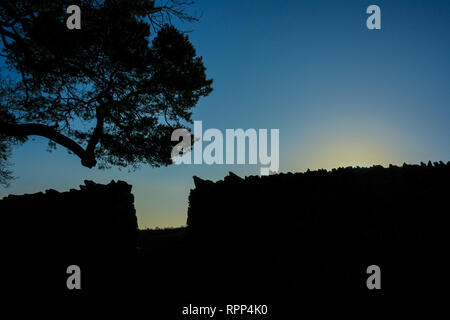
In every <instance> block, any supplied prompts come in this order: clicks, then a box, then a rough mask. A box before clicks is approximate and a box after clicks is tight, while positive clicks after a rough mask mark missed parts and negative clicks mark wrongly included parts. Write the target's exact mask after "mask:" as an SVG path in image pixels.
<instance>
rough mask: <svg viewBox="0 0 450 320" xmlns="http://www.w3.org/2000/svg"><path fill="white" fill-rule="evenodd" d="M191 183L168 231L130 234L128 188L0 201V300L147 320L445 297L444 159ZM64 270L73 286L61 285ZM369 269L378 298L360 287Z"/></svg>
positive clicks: (447, 175) (448, 174)
mask: <svg viewBox="0 0 450 320" xmlns="http://www.w3.org/2000/svg"><path fill="white" fill-rule="evenodd" d="M194 181H195V189H193V190H191V194H190V197H189V208H188V219H187V224H188V226H187V227H186V228H177V229H164V230H138V229H137V220H136V215H135V210H134V205H133V201H134V197H133V195H132V193H131V186H130V185H128V184H126V183H125V182H112V183H110V184H108V185H98V184H95V183H93V182H89V181H87V182H86V183H85V186H81V188H80V190H71V191H70V192H65V193H58V192H56V191H53V190H48V191H46V192H45V193H38V194H34V195H24V196H9V197H7V198H5V199H3V200H1V201H0V212H1V217H2V220H3V222H2V225H1V228H2V231H1V236H2V238H1V243H2V246H3V247H2V265H1V266H2V270H1V271H2V275H3V282H2V288H1V289H2V291H3V292H4V293H6V296H7V298H8V300H10V301H16V302H17V301H19V302H21V303H22V305H23V304H27V303H30V302H39V303H40V304H41V305H45V303H48V302H49V301H51V302H54V303H57V302H58V303H59V301H64V302H66V303H69V304H71V303H74V304H75V305H78V306H83V305H84V304H85V303H94V304H99V303H101V302H106V303H107V304H108V305H109V307H108V308H109V309H108V310H112V309H111V306H114V307H117V308H118V307H124V308H128V310H131V309H133V310H138V311H139V310H145V311H146V312H147V315H149V314H151V313H152V312H157V313H162V314H163V315H162V316H159V317H156V319H162V318H163V317H164V315H165V316H167V317H168V318H171V319H197V318H198V317H195V316H194V317H192V316H191V317H184V316H183V315H182V308H183V307H184V306H189V305H194V306H195V305H196V306H208V305H216V306H221V307H222V308H225V306H226V304H239V305H242V304H267V305H269V306H271V307H270V308H271V309H270V310H272V312H273V314H275V313H278V314H279V313H284V314H286V313H287V314H291V313H295V312H297V311H298V308H299V307H300V306H299V305H301V304H302V303H303V304H306V302H305V301H310V300H314V301H315V302H322V303H323V302H324V301H336V300H344V301H347V303H348V302H349V301H351V302H352V303H356V301H358V300H361V299H362V300H365V301H366V302H367V301H369V303H372V304H375V303H378V302H379V301H382V300H391V301H395V302H399V301H421V303H423V302H424V301H426V300H434V301H438V300H439V299H443V298H445V297H446V296H447V295H446V293H445V291H446V288H447V287H446V283H447V282H448V281H447V274H448V270H450V268H449V265H448V262H447V260H448V259H447V256H448V243H449V241H448V240H449V239H448V238H449V231H448V230H449V224H448V215H449V213H450V206H449V200H450V197H449V195H450V165H449V163H446V164H445V163H442V162H441V163H435V164H431V163H429V164H428V165H425V164H422V165H415V166H409V165H404V166H402V167H395V166H391V167H389V168H382V167H379V166H378V167H372V168H342V169H339V170H333V171H331V172H327V171H325V170H319V171H313V172H306V173H298V174H280V175H275V176H269V177H246V178H240V177H237V176H235V175H233V174H230V175H229V176H227V177H225V179H224V180H223V181H218V182H211V181H205V180H201V179H199V178H194ZM73 264H76V265H78V266H80V268H81V270H82V280H81V284H82V288H81V290H68V288H67V286H66V280H67V278H68V274H67V272H66V269H67V266H69V265H73ZM370 265H377V266H378V267H379V268H380V270H381V289H380V290H376V289H374V290H370V289H368V287H367V283H366V282H367V279H368V277H369V274H367V268H368V266H370ZM44 302H45V303H44ZM296 310H297V311H296ZM216 318H220V317H217V316H216ZM225 318H226V319H233V318H236V317H225ZM244 318H245V317H244ZM246 318H247V319H248V317H246ZM250 318H251V317H250ZM266 318H267V319H284V318H282V317H278V316H277V317H275V316H273V317H266ZM255 319H264V317H261V316H260V317H256V318H255Z"/></svg>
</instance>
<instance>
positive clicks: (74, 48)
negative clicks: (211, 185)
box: [0, 0, 212, 180]
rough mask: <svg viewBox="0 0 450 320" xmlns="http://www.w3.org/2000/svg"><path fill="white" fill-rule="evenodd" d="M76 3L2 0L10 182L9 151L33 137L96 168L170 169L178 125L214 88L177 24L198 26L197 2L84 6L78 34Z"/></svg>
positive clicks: (136, 0) (2, 107)
mask: <svg viewBox="0 0 450 320" xmlns="http://www.w3.org/2000/svg"><path fill="white" fill-rule="evenodd" d="M72 2H73V1H66V0H57V1H44V0H33V1H30V0H20V1H6V2H4V1H2V2H0V36H1V45H0V48H1V57H2V59H3V62H2V63H1V66H2V72H1V73H2V77H1V84H0V87H1V88H0V92H1V101H0V143H1V150H0V151H1V154H2V157H1V158H0V160H1V163H0V166H1V167H2V168H3V169H2V171H1V178H2V180H5V179H7V178H9V172H8V171H7V170H6V169H4V165H5V163H6V162H5V161H7V156H8V151H10V149H11V147H14V146H15V145H17V144H19V143H23V142H24V141H26V140H27V138H28V137H29V136H32V135H37V136H42V137H45V138H48V139H49V147H50V149H53V148H55V147H56V145H57V144H59V145H61V146H64V147H65V148H67V149H68V150H69V151H70V152H72V153H74V154H76V155H77V156H78V157H79V158H80V159H81V163H82V165H83V166H86V167H88V168H92V167H94V166H96V165H97V164H98V166H99V167H100V168H103V167H108V166H110V165H117V166H128V165H131V166H133V167H137V166H139V164H142V163H145V164H149V165H151V166H160V165H168V164H170V163H171V159H170V150H171V147H172V145H171V141H170V134H171V132H172V130H173V128H175V127H176V128H181V127H184V126H185V125H186V124H187V123H190V122H191V109H192V108H193V107H194V106H195V105H196V104H197V102H198V100H199V98H200V97H202V96H206V95H208V94H209V93H210V92H211V90H212V88H211V83H212V80H209V79H207V77H206V73H205V71H206V69H205V67H204V65H203V62H202V58H201V57H198V56H197V55H196V51H195V48H194V47H193V45H192V44H191V42H190V41H189V39H188V37H187V36H186V35H185V34H183V32H181V31H179V30H177V29H176V28H175V27H174V26H172V25H171V20H172V18H174V17H176V18H179V19H181V20H185V21H186V20H187V21H193V20H196V18H195V17H193V16H190V15H189V14H187V11H186V10H187V7H186V5H189V4H190V2H185V1H175V0H173V1H167V2H164V3H165V4H164V5H161V6H159V5H158V3H157V2H156V3H155V1H151V0H104V1H88V0H82V1H78V5H79V6H80V8H81V30H69V29H68V28H67V27H66V19H67V18H68V17H69V14H67V13H66V12H65V10H66V8H67V7H69V6H70V5H71V4H73V3H72ZM6 67H7V68H6Z"/></svg>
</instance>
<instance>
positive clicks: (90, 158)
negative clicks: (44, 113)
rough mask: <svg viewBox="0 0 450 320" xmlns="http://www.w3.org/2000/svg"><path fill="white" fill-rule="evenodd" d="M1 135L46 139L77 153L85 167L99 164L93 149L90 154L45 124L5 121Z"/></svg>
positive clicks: (0, 122)
mask: <svg viewBox="0 0 450 320" xmlns="http://www.w3.org/2000/svg"><path fill="white" fill-rule="evenodd" d="M0 134H4V135H7V136H15V137H24V136H41V137H45V138H47V139H50V140H52V141H54V142H56V143H57V144H59V145H61V146H63V147H65V148H67V149H68V150H70V151H72V152H73V153H75V154H76V155H77V156H78V157H79V158H80V159H81V164H82V165H83V166H85V167H88V168H92V167H94V166H95V165H96V163H97V162H96V160H95V157H94V153H93V148H89V152H88V150H84V149H83V148H82V147H81V146H80V145H79V144H78V143H76V142H75V141H73V140H72V139H70V138H68V137H66V136H65V135H63V134H61V133H59V132H58V131H56V130H54V129H53V128H52V127H49V126H46V125H43V124H32V123H24V124H11V123H7V122H4V121H0ZM97 141H98V140H97Z"/></svg>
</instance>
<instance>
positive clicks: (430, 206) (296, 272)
mask: <svg viewBox="0 0 450 320" xmlns="http://www.w3.org/2000/svg"><path fill="white" fill-rule="evenodd" d="M449 181H450V164H449V163H446V164H445V163H443V162H439V163H437V162H436V163H434V164H432V163H431V162H429V163H428V164H424V163H421V165H406V164H405V165H403V166H401V167H398V166H393V165H391V166H389V167H388V168H383V167H381V166H374V167H371V168H350V167H349V168H339V169H333V170H332V171H326V170H318V171H309V170H308V171H307V172H305V173H295V174H292V173H287V174H277V175H271V176H265V177H258V176H250V177H245V178H240V177H238V176H236V175H234V174H232V173H230V175H229V176H227V177H225V179H224V180H223V181H218V182H212V181H207V180H202V179H200V178H198V177H194V182H195V189H193V190H191V193H190V196H189V209H188V219H187V224H188V228H189V230H190V233H191V235H192V237H193V238H194V239H195V240H196V241H197V243H203V244H204V245H205V246H206V247H207V249H206V250H209V251H210V252H216V258H217V260H216V262H215V264H214V266H212V265H211V266H210V269H211V270H215V271H214V272H218V271H217V270H221V265H225V264H228V265H230V261H232V260H234V261H235V263H234V264H233V263H231V264H232V265H233V266H230V267H229V269H230V270H231V269H236V268H239V267H240V266H250V268H249V271H248V272H243V273H242V274H241V277H240V278H239V277H238V276H237V274H238V273H235V274H233V276H232V277H230V278H229V279H228V280H227V281H225V282H226V283H227V284H230V283H233V282H234V283H235V284H236V286H239V282H240V283H242V282H244V281H247V283H248V281H249V279H252V277H254V275H255V274H259V278H260V279H264V281H263V283H264V284H265V285H264V286H265V287H266V289H267V288H268V289H267V290H268V293H270V292H277V293H279V294H281V293H285V294H286V296H298V295H302V294H305V295H314V294H318V295H321V294H324V293H331V294H336V295H346V294H349V295H352V294H355V293H356V292H358V294H359V293H366V294H367V293H368V290H367V288H366V284H365V279H367V275H366V268H367V267H368V266H369V265H372V264H376V265H379V266H380V267H381V269H382V270H383V272H384V273H383V281H384V282H383V284H384V288H385V289H386V290H385V291H384V293H392V294H394V293H395V294H399V293H405V292H406V293H408V294H411V295H413V294H414V293H419V294H420V295H421V294H423V292H428V291H427V290H431V289H436V288H437V287H438V283H439V278H440V277H443V276H444V275H445V268H444V265H445V264H443V263H442V261H441V260H442V259H443V257H444V254H443V252H444V250H448V248H446V247H445V245H444V244H445V243H447V242H448V240H449V239H448V232H447V231H446V228H447V227H446V226H447V223H446V216H447V215H448V213H449V212H450V197H449V196H448V195H449V194H450V184H449ZM212 255H214V254H212ZM210 261H213V259H210ZM223 271H225V272H226V270H223ZM254 280H255V281H254V282H255V283H256V284H257V283H258V280H257V279H254ZM269 282H270V283H269ZM280 286H281V287H280ZM261 290H262V291H261ZM263 290H264V288H261V289H260V291H261V292H263ZM432 292H436V291H432Z"/></svg>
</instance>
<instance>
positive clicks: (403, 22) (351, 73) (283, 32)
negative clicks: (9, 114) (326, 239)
mask: <svg viewBox="0 0 450 320" xmlns="http://www.w3.org/2000/svg"><path fill="white" fill-rule="evenodd" d="M371 4H377V5H378V6H379V7H380V8H381V20H382V22H381V26H382V29H381V30H368V29H367V28H366V19H367V17H368V15H367V14H366V13H365V10H366V8H367V7H368V6H369V5H371ZM193 9H194V10H197V11H198V12H201V13H202V18H201V20H200V22H198V23H194V24H189V25H182V26H181V27H182V28H184V29H186V30H187V29H192V30H193V31H192V32H191V33H190V34H189V36H190V39H191V41H192V42H193V43H194V45H195V47H196V49H197V53H198V54H199V55H201V56H203V58H204V62H205V65H206V66H207V68H208V71H207V73H208V76H209V77H210V78H213V79H214V84H213V87H214V91H213V92H212V93H211V95H210V96H209V97H207V98H204V99H203V100H201V101H200V103H199V104H198V106H197V107H196V108H195V111H194V116H193V119H194V120H201V121H203V127H204V129H207V128H218V129H221V130H225V129H226V128H244V129H246V128H256V129H258V128H269V129H270V128H277V129H280V170H281V171H282V172H289V171H292V172H295V171H304V170H306V169H307V168H311V169H317V168H328V169H329V168H333V167H339V166H347V165H355V166H356V165H360V166H370V165H373V164H382V165H387V164H389V163H394V164H402V163H403V162H407V163H418V162H420V161H428V160H432V161H438V160H442V161H448V160H450V144H449V142H448V141H449V137H450V127H449V120H450V107H449V101H450V72H449V71H450V62H449V57H450V44H449V39H450V1H411V0H409V1H356V0H355V1H349V0H347V1H319V0H317V1H310V2H309V1H308V2H307V1H276V0H271V1H268V0H267V1H262V0H259V1H256V0H255V1H247V0H246V1H243V0H241V1H234V0H227V1H207V0H204V1H197V2H196V4H195V6H194V8H193ZM11 161H12V162H13V163H14V164H15V165H14V166H13V167H12V169H13V170H14V174H15V175H16V176H17V177H18V178H17V179H16V180H14V181H13V183H12V185H11V187H9V188H8V189H4V188H1V189H0V197H2V196H5V195H7V194H10V193H14V194H23V193H32V192H38V191H42V190H45V189H50V188H52V189H57V190H60V191H64V190H69V189H70V188H76V187H77V186H78V185H79V184H81V183H82V182H83V180H84V179H88V180H94V181H96V182H100V183H107V182H109V181H110V180H112V179H115V180H117V179H120V180H125V181H127V182H128V183H130V184H132V185H133V193H134V194H135V206H136V210H137V215H138V219H139V225H140V227H141V228H145V227H151V228H154V227H156V226H159V227H165V226H179V225H183V224H185V222H186V214H187V204H188V200H187V198H188V195H189V190H190V189H191V188H193V180H192V176H193V175H197V176H199V177H201V178H204V179H212V180H218V179H222V178H223V177H224V176H226V175H227V174H228V171H233V172H235V173H237V174H239V175H242V176H244V175H252V174H258V173H259V166H257V165H233V166H225V165H222V166H220V165H215V166H214V165H213V166H208V165H190V166H188V165H184V166H183V165H181V166H171V167H167V168H148V167H142V168H141V169H140V170H138V171H136V172H128V171H127V170H122V171H119V170H117V169H110V170H98V169H87V168H84V167H81V165H80V161H79V159H78V158H76V157H75V156H73V155H69V154H68V153H67V152H66V151H65V150H64V149H63V148H59V149H58V150H57V151H54V152H52V153H48V152H46V141H45V139H42V138H36V139H34V141H31V140H30V141H29V142H28V143H26V144H25V145H24V146H22V147H20V148H17V149H16V150H15V151H14V155H13V157H12V159H11Z"/></svg>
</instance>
